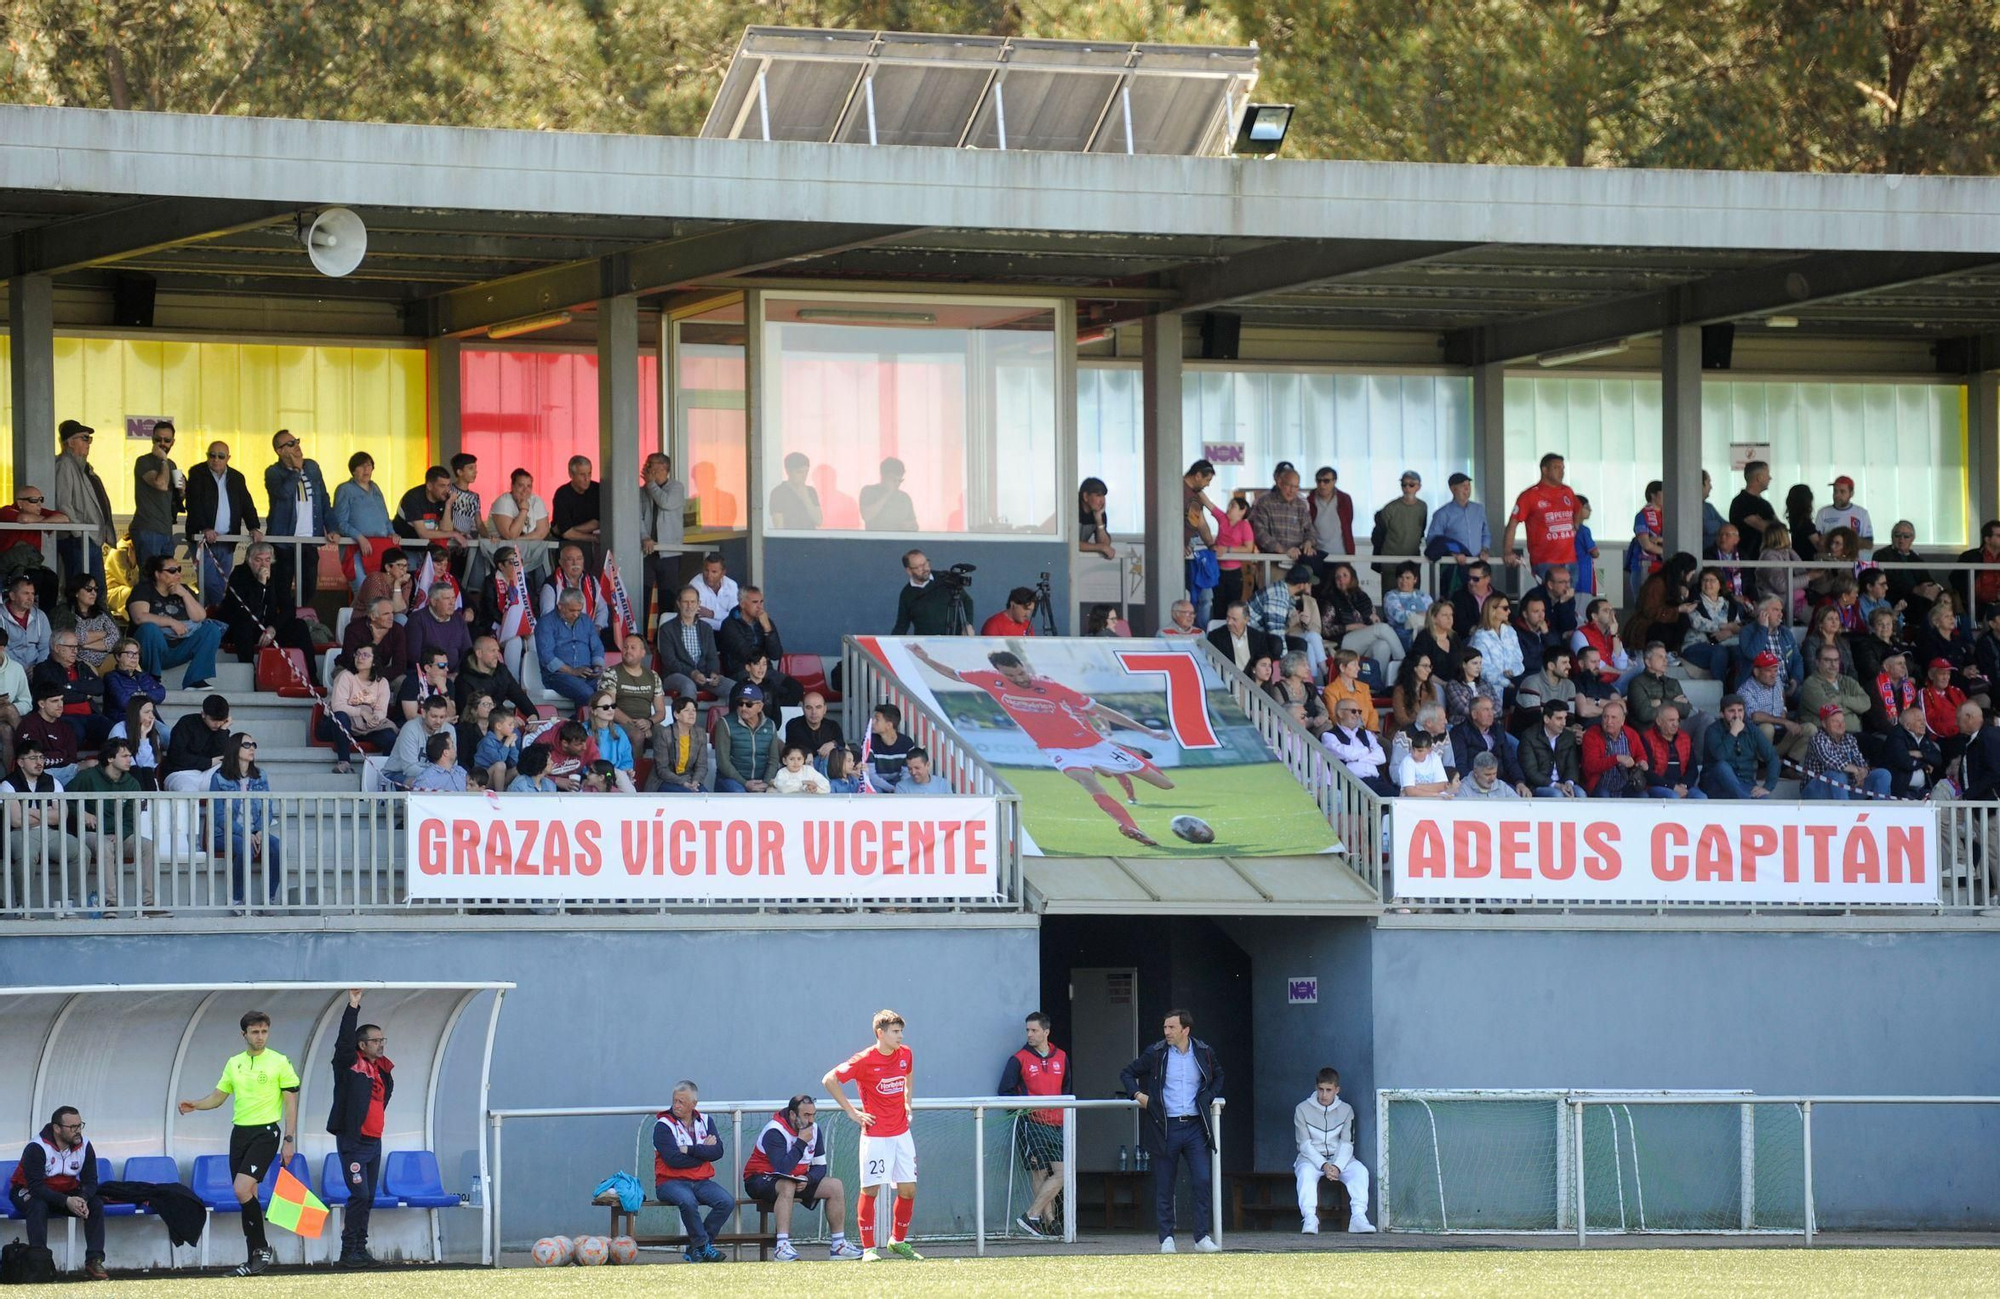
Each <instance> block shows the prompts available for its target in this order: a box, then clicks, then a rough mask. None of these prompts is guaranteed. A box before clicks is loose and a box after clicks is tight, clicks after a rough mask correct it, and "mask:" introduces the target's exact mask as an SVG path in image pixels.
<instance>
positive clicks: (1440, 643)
mask: <svg viewBox="0 0 2000 1299" xmlns="http://www.w3.org/2000/svg"><path fill="white" fill-rule="evenodd" d="M1463 651H1464V646H1463V645H1462V644H1461V643H1460V639H1459V635H1458V610H1457V609H1455V608H1453V607H1452V606H1451V605H1450V604H1434V605H1432V606H1431V607H1430V608H1429V609H1428V610H1427V611H1426V612H1425V613H1424V627H1423V630H1422V631H1420V632H1418V633H1417V634H1416V635H1415V636H1414V637H1412V638H1411V640H1410V652H1409V655H1408V657H1407V658H1406V659H1405V660H1404V661H1405V662H1408V660H1409V659H1412V658H1415V657H1416V656H1417V655H1419V654H1422V655H1425V656H1426V657H1428V658H1429V659H1430V661H1431V671H1433V672H1435V673H1436V674H1437V675H1438V677H1439V678H1440V679H1442V680H1445V681H1456V680H1459V679H1460V676H1461V675H1462V674H1461V673H1460V672H1459V670H1458V657H1459V655H1460V654H1461V653H1462V652H1463Z"/></svg>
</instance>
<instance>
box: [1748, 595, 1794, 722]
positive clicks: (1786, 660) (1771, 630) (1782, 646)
mask: <svg viewBox="0 0 2000 1299" xmlns="http://www.w3.org/2000/svg"><path fill="white" fill-rule="evenodd" d="M1785 608H1786V606H1785V601H1784V598H1783V597H1782V596H1776V595H1767V596H1764V597H1763V598H1762V599H1760V600H1758V602H1757V621H1756V622H1755V623H1753V624H1752V625H1751V626H1749V627H1746V628H1744V630H1743V633H1742V635H1741V636H1740V637H1739V638H1738V640H1737V644H1736V652H1737V656H1738V658H1739V659H1741V661H1742V662H1743V663H1744V664H1745V665H1748V664H1750V663H1752V662H1754V661H1755V660H1756V658H1757V656H1758V655H1759V654H1763V653H1765V652H1767V651H1768V652H1769V653H1771V654H1772V655H1774V656H1776V658H1777V660H1778V680H1779V681H1780V682H1781V683H1784V685H1785V687H1786V689H1787V691H1789V690H1790V689H1791V687H1792V684H1793V683H1796V682H1797V681H1798V680H1799V678H1800V677H1802V676H1804V675H1805V673H1806V671H1807V669H1806V667H1805V665H1804V662H1803V660H1802V659H1801V658H1800V656H1799V642H1798V638H1797V637H1796V636H1793V635H1792V629H1791V628H1790V627H1787V626H1786V625H1785ZM1753 711H1754V710H1753Z"/></svg>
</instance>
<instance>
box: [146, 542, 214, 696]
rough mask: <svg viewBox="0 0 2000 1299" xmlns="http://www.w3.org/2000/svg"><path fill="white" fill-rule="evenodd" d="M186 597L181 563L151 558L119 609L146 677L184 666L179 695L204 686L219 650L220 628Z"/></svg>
mask: <svg viewBox="0 0 2000 1299" xmlns="http://www.w3.org/2000/svg"><path fill="white" fill-rule="evenodd" d="M192 594H193V593H192V592H190V591H189V590H188V589H187V587H186V585H185V584H184V582H183V579H182V574H181V561H180V560H178V559H172V558H169V557H168V556H166V555H155V556H153V558H152V559H151V560H149V561H147V564H146V581H145V584H144V585H142V586H136V587H133V588H132V598H131V599H130V600H128V601H127V602H126V604H125V609H126V612H127V613H128V614H129V615H130V616H131V619H132V638H133V639H134V640H136V641H138V642H139V658H140V662H141V663H142V664H143V665H144V667H145V669H146V671H148V672H150V673H152V674H153V675H154V676H156V677H164V676H165V675H166V670H167V669H168V668H170V667H177V666H179V665H180V664H183V663H185V664H187V671H186V673H184V674H183V677H182V684H181V688H182V689H183V690H201V689H205V688H206V687H207V686H208V683H209V681H210V680H211V679H212V678H213V677H214V676H215V651H216V650H217V648H219V647H220V646H221V644H222V624H221V623H219V622H213V621H210V620H209V616H208V610H207V609H205V608H203V607H202V603H201V601H200V600H199V599H195V598H192Z"/></svg>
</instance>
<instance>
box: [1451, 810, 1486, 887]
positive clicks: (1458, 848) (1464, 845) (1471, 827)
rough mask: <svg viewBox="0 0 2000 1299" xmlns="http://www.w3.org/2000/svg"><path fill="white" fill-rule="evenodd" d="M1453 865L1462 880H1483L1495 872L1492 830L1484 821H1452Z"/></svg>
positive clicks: (1454, 873) (1453, 872) (1454, 871)
mask: <svg viewBox="0 0 2000 1299" xmlns="http://www.w3.org/2000/svg"><path fill="white" fill-rule="evenodd" d="M1451 866H1452V870H1451V873H1452V874H1453V875H1454V876H1456V877H1457V878H1459V879H1462V880H1483V879H1485V878H1486V877H1487V876H1488V875H1490V874H1492V873H1493V838H1492V832H1491V831H1490V830H1489V829H1488V828H1487V825H1486V823H1485V822H1484V821H1454V822H1452V825H1451Z"/></svg>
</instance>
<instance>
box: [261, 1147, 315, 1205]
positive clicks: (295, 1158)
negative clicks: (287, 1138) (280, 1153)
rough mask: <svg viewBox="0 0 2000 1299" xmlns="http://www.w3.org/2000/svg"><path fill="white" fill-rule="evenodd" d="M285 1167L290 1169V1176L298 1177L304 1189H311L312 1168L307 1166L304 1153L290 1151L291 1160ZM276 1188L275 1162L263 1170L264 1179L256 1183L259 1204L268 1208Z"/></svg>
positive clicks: (276, 1168) (276, 1171) (276, 1170)
mask: <svg viewBox="0 0 2000 1299" xmlns="http://www.w3.org/2000/svg"><path fill="white" fill-rule="evenodd" d="M285 1167H287V1168H289V1169H291V1170H292V1176H293V1177H296V1178H298V1179H299V1181H300V1182H301V1183H302V1184H303V1185H304V1186H305V1188H306V1190H308V1191H310V1190H312V1189H313V1183H312V1169H311V1168H309V1167H307V1165H306V1157H305V1156H304V1155H302V1154H300V1153H299V1152H298V1151H296V1150H294V1151H293V1152H292V1162H291V1163H289V1164H286V1165H285ZM277 1189H278V1166H277V1165H276V1164H272V1165H271V1166H270V1167H269V1168H268V1169H266V1170H265V1171H264V1180H263V1181H261V1182H259V1183H257V1202H258V1203H259V1204H262V1205H263V1206H264V1207H265V1208H267V1209H268V1208H270V1207H271V1196H272V1195H274V1194H276V1192H277Z"/></svg>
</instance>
